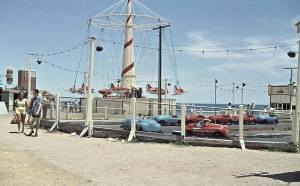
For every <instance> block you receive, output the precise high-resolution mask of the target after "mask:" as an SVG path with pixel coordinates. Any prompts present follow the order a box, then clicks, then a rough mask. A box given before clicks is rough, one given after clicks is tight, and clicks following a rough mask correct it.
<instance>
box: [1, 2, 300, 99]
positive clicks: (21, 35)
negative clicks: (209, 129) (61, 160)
mask: <svg viewBox="0 0 300 186" xmlns="http://www.w3.org/2000/svg"><path fill="white" fill-rule="evenodd" d="M140 1H141V2H142V3H143V4H144V5H146V6H147V7H149V8H150V9H152V10H153V11H155V12H157V13H158V14H160V15H161V16H163V17H164V18H167V19H168V20H169V21H170V22H171V25H172V28H171V29H172V33H173V40H174V44H175V47H177V48H181V49H185V50H200V51H201V50H226V49H241V48H257V47H264V46H275V45H278V44H280V43H284V44H286V43H289V44H291V43H294V44H296V41H297V38H298V39H299V37H300V36H297V34H296V28H295V26H294V23H296V21H299V20H300V11H299V7H300V1H299V0H264V1H262V0H247V1H246V0H227V1H220V0H185V1H182V0H181V1H179V0H163V1H162V0H160V1H159V0H140ZM114 2H116V1H115V0H85V1H82V0H51V1H48V0H2V1H0V33H1V34H0V41H1V44H0V56H1V63H0V64H1V66H0V73H2V74H4V73H5V69H6V68H7V67H8V66H12V67H13V68H14V70H15V72H16V71H17V70H18V69H23V68H25V67H26V61H27V60H28V56H27V53H28V52H30V51H32V52H39V53H47V52H52V51H57V50H60V49H65V48H69V47H72V46H74V45H76V44H78V43H81V42H82V41H83V40H84V35H85V32H86V29H87V20H88V18H89V17H91V16H93V15H95V14H97V13H98V12H101V11H102V10H104V9H106V8H107V7H109V6H110V5H111V4H113V3H114ZM165 34H166V38H165V39H166V40H168V42H166V43H167V44H170V42H169V41H170V37H169V30H168V29H167V30H166V32H165ZM104 35H105V38H107V39H112V40H116V41H121V40H122V39H120V38H121V36H120V34H119V33H114V34H113V35H112V34H111V35H110V33H109V32H105V33H104ZM156 35H157V33H156V32H152V33H150V34H149V38H148V39H146V40H145V41H147V42H149V45H150V44H151V45H153V44H157V42H154V40H155V41H156V40H157V38H156ZM136 36H137V40H138V39H139V38H141V37H140V36H139V34H136ZM96 37H97V36H96ZM147 37H148V36H147ZM151 39H152V40H151ZM102 45H103V46H104V51H103V52H102V53H97V54H96V64H95V72H96V73H97V74H98V75H99V76H97V77H95V80H94V88H95V89H100V88H103V87H104V86H107V85H108V83H109V82H110V81H112V80H110V79H106V78H104V77H102V76H103V74H106V75H107V76H109V77H110V78H113V79H117V78H118V76H119V75H118V72H119V70H120V69H119V68H120V67H119V63H120V62H119V61H118V62H115V63H113V62H112V61H111V58H114V59H116V60H118V58H120V57H121V55H120V52H121V51H120V50H119V48H118V47H117V46H116V47H114V46H111V45H110V46H109V44H107V43H102ZM145 45H147V43H145ZM211 46H218V47H211ZM296 48H297V47H296V46H292V47H290V48H279V49H277V50H276V51H275V50H273V49H272V50H262V51H257V52H254V51H253V52H250V51H248V52H244V53H231V52H229V53H228V54H226V53H205V54H204V55H203V54H202V53H192V52H181V53H180V52H176V53H175V56H176V61H177V67H178V76H179V81H180V84H181V86H182V87H183V88H186V89H187V90H188V93H187V94H185V95H182V96H178V97H173V98H176V99H178V100H180V101H186V102H200V103H213V100H214V88H213V87H212V86H203V85H212V84H213V83H214V78H217V79H218V80H219V85H220V86H221V88H222V89H218V96H217V102H218V103H226V102H228V101H231V100H232V95H231V91H229V90H230V89H231V86H232V83H233V82H234V83H237V84H241V83H242V82H245V83H246V84H247V89H248V90H247V91H245V96H244V103H248V102H251V101H255V102H257V103H268V101H269V99H268V96H267V93H266V87H267V85H268V84H287V83H288V81H289V72H288V71H286V70H283V67H290V66H295V65H296V59H289V58H288V57H287V56H286V52H287V51H289V50H295V49H296ZM85 51H86V50H85ZM139 52H140V51H139V49H136V54H137V55H138V54H139ZM80 54H81V49H78V50H75V51H73V52H70V53H67V54H65V55H58V56H53V57H48V58H46V60H48V61H51V62H52V63H54V64H59V65H61V66H64V67H67V68H72V69H75V68H76V65H77V64H78V62H79V58H80ZM143 55H145V56H147V55H148V57H145V58H144V59H143V60H140V64H137V65H136V66H137V70H138V71H139V72H138V75H141V74H143V77H141V76H140V80H141V82H140V85H141V86H143V87H145V84H146V83H155V78H156V74H155V73H156V64H157V56H156V55H155V53H154V52H153V51H142V55H141V56H143ZM170 59H171V58H170V53H164V63H165V65H164V67H165V70H164V76H165V77H166V78H168V79H170V80H171V83H172V84H174V71H173V70H172V66H171V63H172V62H170ZM137 63H138V60H137ZM86 64H87V52H84V55H83V62H82V65H81V70H85V69H86ZM33 69H34V70H36V71H37V75H38V87H39V88H42V89H49V90H50V91H52V92H60V93H61V94H66V95H67V92H66V91H64V89H67V88H69V87H71V86H72V85H73V82H74V77H75V74H74V73H70V72H65V71H62V70H60V69H57V68H53V67H52V66H50V65H48V64H44V63H43V64H41V65H37V64H36V63H34V64H33ZM15 74H16V73H15ZM294 77H295V76H294ZM138 78H139V76H138ZM138 80H139V79H138ZM294 81H295V78H294ZM81 82H82V75H79V79H78V82H77V85H79V84H80V83H81ZM14 84H17V79H16V77H15V81H14ZM235 99H236V102H238V103H239V102H240V93H239V92H237V93H236V97H235Z"/></svg>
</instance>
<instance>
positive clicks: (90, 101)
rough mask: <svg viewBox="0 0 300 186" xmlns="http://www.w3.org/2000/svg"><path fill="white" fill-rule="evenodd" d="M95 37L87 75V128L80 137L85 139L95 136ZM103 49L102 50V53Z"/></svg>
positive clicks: (92, 38) (91, 41)
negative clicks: (93, 93) (93, 91)
mask: <svg viewBox="0 0 300 186" xmlns="http://www.w3.org/2000/svg"><path fill="white" fill-rule="evenodd" d="M95 40H96V39H95V37H90V41H89V42H90V61H89V66H88V74H87V83H88V85H87V97H86V104H85V105H86V106H85V107H86V108H85V112H86V113H85V128H84V129H83V130H82V132H81V133H80V137H83V136H84V135H85V133H86V132H88V136H89V137H92V135H93V116H92V114H93V95H92V82H93V71H94V56H95ZM102 50H103V48H101V50H99V51H102Z"/></svg>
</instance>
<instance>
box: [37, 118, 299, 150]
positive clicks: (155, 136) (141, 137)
mask: <svg viewBox="0 0 300 186" xmlns="http://www.w3.org/2000/svg"><path fill="white" fill-rule="evenodd" d="M54 122H55V121H54V120H42V121H41V125H42V126H43V127H45V128H50V127H51V126H52V125H53V123H54ZM103 122H107V120H106V121H103ZM83 128H84V121H82V122H73V121H67V122H66V121H65V122H61V123H60V131H61V132H65V133H73V132H76V133H77V134H80V132H81V131H82V130H83ZM93 130H94V135H93V137H95V138H109V137H110V138H120V139H127V138H128V135H129V133H130V131H127V130H123V129H111V128H106V127H105V128H103V127H101V126H97V125H96V126H94V129H93ZM136 140H137V141H144V142H159V143H176V144H182V145H193V146H211V147H229V148H240V143H239V139H233V140H229V139H209V138H194V137H185V139H184V140H183V141H182V140H181V136H176V135H170V134H169V135H167V134H162V133H148V132H141V131H136ZM245 146H246V148H247V149H267V150H278V151H288V152H296V151H297V150H296V149H295V147H294V146H293V144H292V143H288V142H268V141H245Z"/></svg>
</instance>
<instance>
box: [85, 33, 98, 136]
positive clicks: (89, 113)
mask: <svg viewBox="0 0 300 186" xmlns="http://www.w3.org/2000/svg"><path fill="white" fill-rule="evenodd" d="M95 40H96V39H95V37H90V63H89V71H88V90H87V108H86V109H87V114H86V117H87V120H86V121H87V123H86V125H87V126H88V135H89V137H92V135H93V117H92V113H93V103H92V101H93V97H92V82H93V70H94V55H95V53H94V52H95Z"/></svg>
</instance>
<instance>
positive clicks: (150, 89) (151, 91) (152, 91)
mask: <svg viewBox="0 0 300 186" xmlns="http://www.w3.org/2000/svg"><path fill="white" fill-rule="evenodd" d="M146 91H147V92H148V93H149V94H158V91H159V89H158V87H152V86H151V85H150V84H147V87H146ZM165 93H166V91H165V90H164V89H161V94H162V95H164V94H165Z"/></svg>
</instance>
